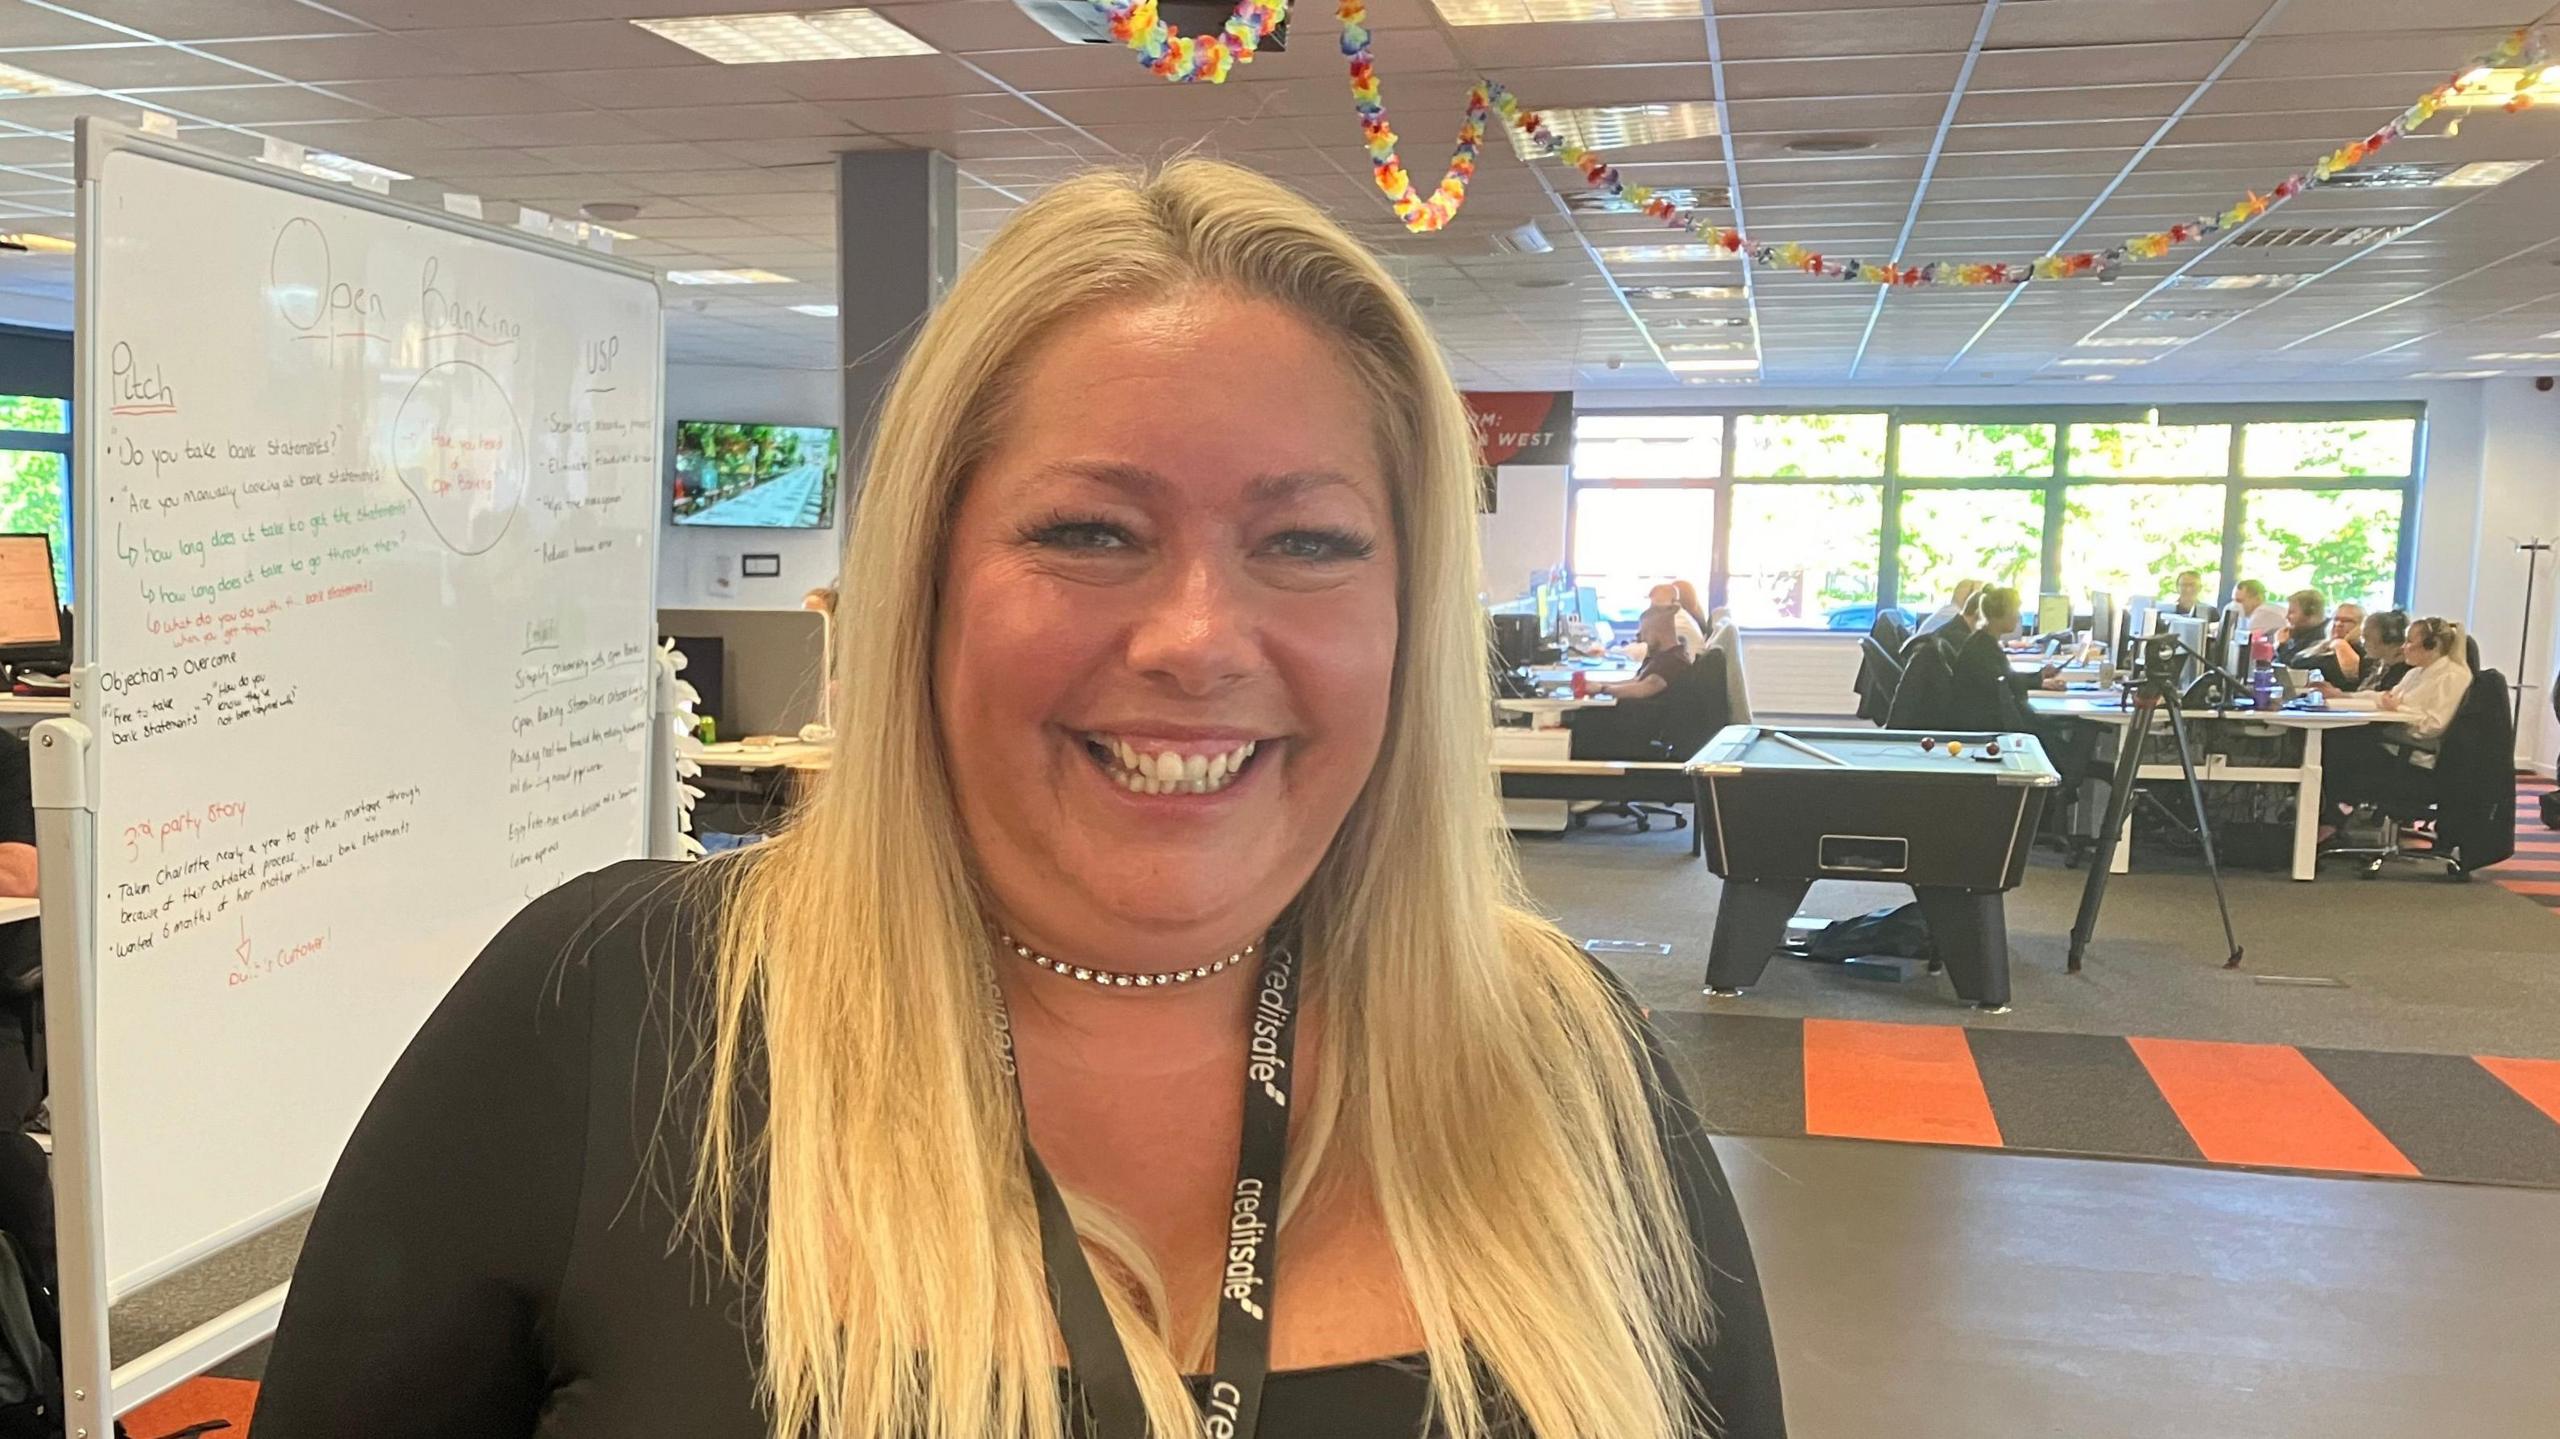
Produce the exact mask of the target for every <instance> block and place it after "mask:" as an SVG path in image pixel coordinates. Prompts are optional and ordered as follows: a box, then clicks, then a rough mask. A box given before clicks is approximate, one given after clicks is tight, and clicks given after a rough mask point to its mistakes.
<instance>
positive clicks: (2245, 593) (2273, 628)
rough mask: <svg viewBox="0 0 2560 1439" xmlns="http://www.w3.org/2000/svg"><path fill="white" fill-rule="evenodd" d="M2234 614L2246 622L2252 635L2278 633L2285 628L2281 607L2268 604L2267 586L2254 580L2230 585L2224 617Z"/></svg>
mask: <svg viewBox="0 0 2560 1439" xmlns="http://www.w3.org/2000/svg"><path fill="white" fill-rule="evenodd" d="M2234 615H2236V616H2238V617H2239V618H2240V619H2242V620H2245V621H2247V622H2248V625H2249V633H2250V634H2251V635H2252V636H2255V635H2280V634H2281V633H2282V632H2283V631H2284V628H2285V615H2284V609H2283V607H2282V606H2280V605H2275V604H2270V603H2269V602H2268V600H2267V587H2266V586H2265V585H2262V584H2260V583H2258V582H2257V581H2256V580H2242V581H2241V582H2240V583H2239V584H2237V585H2234V586H2233V587H2232V590H2231V608H2230V609H2229V611H2227V612H2226V614H2225V616H2224V617H2225V618H2226V619H2228V618H2230V617H2231V616H2234Z"/></svg>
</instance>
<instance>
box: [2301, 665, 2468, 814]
mask: <svg viewBox="0 0 2560 1439" xmlns="http://www.w3.org/2000/svg"><path fill="white" fill-rule="evenodd" d="M2466 653H2467V650H2466V647H2465V645H2464V643H2463V631H2462V626H2461V625H2459V624H2456V623H2455V622H2454V621H2452V620H2448V619H2436V618H2428V619H2423V620H2416V621H2413V622H2412V623H2411V624H2410V626H2409V642H2408V645H2407V647H2406V648H2405V649H2404V650H2403V651H2402V658H2403V659H2404V660H2405V661H2406V663H2407V665H2408V672H2407V673H2406V674H2404V675H2402V676H2401V677H2400V681H2399V683H2397V684H2395V685H2393V686H2392V687H2391V688H2389V689H2387V690H2366V691H2363V692H2360V693H2355V694H2344V695H2339V696H2337V697H2336V698H2334V699H2332V700H2331V701H2330V702H2331V703H2332V704H2334V705H2336V706H2337V707H2338V708H2340V709H2371V710H2384V711H2388V712H2391V713H2395V714H2404V715H2407V716H2408V717H2409V722H2408V723H2407V724H2390V725H2380V724H2375V725H2359V726H2356V727H2355V728H2353V729H2342V730H2338V731H2336V732H2334V733H2332V734H2331V735H2329V737H2328V752H2327V755H2326V760H2325V765H2326V767H2325V769H2324V770H2323V772H2322V775H2321V786H2320V788H2321V793H2322V795H2323V796H2324V797H2325V798H2326V799H2327V801H2328V803H2329V805H2330V808H2331V811H2332V815H2333V816H2334V815H2335V813H2337V812H2339V811H2341V810H2343V809H2344V808H2346V807H2347V806H2350V805H2353V804H2356V803H2359V802H2361V801H2364V800H2367V799H2371V798H2374V797H2376V796H2377V795H2379V794H2385V793H2388V792H2390V791H2391V790H2392V789H2393V788H2394V786H2395V784H2396V783H2405V782H2406V781H2407V780H2408V779H2410V778H2412V776H2411V774H2410V771H2413V770H2431V769H2433V768H2435V762H2436V756H2435V752H2436V748H2437V746H2438V744H2440V743H2441V742H2442V741H2443V739H2444V732H2445V729H2446V727H2447V726H2449V725H2451V724H2452V723H2453V716H2454V712H2455V711H2457V710H2459V709H2460V708H2462V697H2463V696H2464V695H2466V694H2468V693H2470V691H2471V666H2470V665H2468V664H2466V663H2465V662H2464V659H2463V657H2464V655H2465V654H2466ZM2331 832H2334V831H2331Z"/></svg>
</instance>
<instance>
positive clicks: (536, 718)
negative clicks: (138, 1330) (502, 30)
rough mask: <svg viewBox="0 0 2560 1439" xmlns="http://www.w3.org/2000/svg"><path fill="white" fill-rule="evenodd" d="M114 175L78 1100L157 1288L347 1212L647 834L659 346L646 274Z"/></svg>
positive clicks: (220, 171) (82, 531)
mask: <svg viewBox="0 0 2560 1439" xmlns="http://www.w3.org/2000/svg"><path fill="white" fill-rule="evenodd" d="M82 161H83V166H82V176H81V178H82V189H81V201H82V212H81V224H82V229H81V244H80V256H81V284H82V294H81V324H82V333H81V336H80V338H81V342H82V343H81V347H80V365H81V373H80V382H81V388H80V391H79V403H78V405H77V413H76V424H77V426H78V427H79V430H80V438H81V441H82V443H83V445H84V448H83V450H82V454H83V456H84V462H83V463H82V465H81V466H80V468H79V472H78V475H77V478H76V486H75V496H74V506H75V511H74V517H75V521H76V525H75V533H76V534H77V535H78V537H79V541H80V543H79V545H78V553H77V555H76V558H75V564H76V566H77V568H78V580H79V585H78V593H79V595H80V600H81V603H80V605H79V607H78V610H77V614H76V633H75V648H76V659H77V662H78V666H79V670H78V674H77V678H76V679H75V692H74V706H73V713H74V717H75V718H76V719H78V720H80V721H81V722H83V723H85V724H86V725H88V726H89V728H90V730H91V731H92V736H91V751H90V753H91V757H92V762H93V764H94V770H93V772H92V774H91V777H90V780H89V793H90V795H91V797H92V800H93V802H94V805H95V809H96V816H97V818H96V827H95V834H96V840H95V849H96V853H95V855H94V864H93V876H94V889H93V890H91V891H89V894H90V895H91V897H92V900H93V903H94V906H95V909H94V922H93V924H92V926H91V927H90V933H91V934H92V936H93V938H92V941H91V948H92V952H91V954H90V955H89V956H88V957H87V959H88V961H89V962H88V964H87V965H86V966H84V967H83V970H84V973H93V974H94V986H93V988H92V989H91V992H90V993H88V994H87V995H86V996H83V997H82V1001H83V1002H85V1004H86V1005H87V1009H88V1014H89V1016H90V1018H91V1020H92V1022H93V1023H94V1025H95V1030H94V1033H95V1041H94V1044H93V1045H92V1046H91V1054H92V1056H93V1058H92V1059H91V1061H90V1063H91V1065H92V1066H93V1068H94V1072H92V1073H87V1074H85V1075H83V1076H80V1078H81V1079H82V1080H83V1081H84V1082H86V1083H87V1084H89V1085H91V1086H93V1087H92V1090H91V1093H90V1094H89V1095H87V1096H83V1097H82V1098H83V1101H84V1102H83V1104H82V1105H79V1106H74V1108H75V1109H86V1110H87V1112H90V1113H94V1115H95V1116H96V1120H95V1133H94V1134H93V1135H91V1136H89V1137H90V1139H91V1141H92V1142H93V1143H94V1152H95V1154H96V1155H97V1156H98V1163H99V1165H100V1169H99V1179H100V1182H99V1185H98V1191H99V1199H98V1207H99V1209H100V1210H101V1212H100V1213H98V1214H96V1215H92V1216H88V1219H89V1220H90V1221H91V1222H94V1223H96V1224H97V1225H99V1226H100V1227H101V1228H102V1229H103V1234H104V1249H105V1274H106V1277H107V1285H108V1289H109V1292H110V1294H111V1295H121V1294H124V1293H126V1292H129V1291H130V1290H131V1289H133V1288H135V1287H137V1286H139V1285H141V1284H143V1283H147V1282H148V1281H149V1280H151V1279H153V1278H155V1277H158V1276H159V1275H162V1274H165V1273H167V1272H169V1271H170V1270H172V1269H175V1268H177V1267H180V1266H182V1265H184V1264H186V1263H188V1262H191V1261H192V1260H193V1259H195V1258H197V1257H199V1256H201V1255H203V1254H205V1253H208V1252H211V1251H213V1250H215V1249H218V1248H221V1247H223V1246H224V1245H226V1244H228V1243H230V1242H232V1241H233V1240H235V1239H237V1238H239V1237H242V1236H244V1235H246V1234H249V1233H252V1232H255V1231H256V1230H258V1229H261V1228H264V1227H266V1226H267V1225H269V1224H271V1223H273V1222H274V1221H275V1220H277V1219H279V1218H282V1217H284V1216H286V1215H288V1214H290V1213H292V1212H293V1211H295V1210H297V1209H299V1208H302V1207H304V1206H306V1205H308V1204H310V1203H311V1202H313V1201H314V1200H315V1199H316V1198H317V1197H318V1194H319V1191H320V1188H321V1186H322V1185H323V1184H324V1183H325V1181H326V1180H327V1178H328V1175H329V1171H330V1168H331V1166H332V1165H333V1164H334V1163H335V1161H336V1159H337V1156H338V1153H339V1150H340V1149H341V1148H342V1146H343V1145H344V1143H345V1141H346V1138H347V1136H348V1134H349V1133H350V1132H351V1130H352V1129H353V1127H354V1125H355V1122H356V1120H357V1119H358V1117H359V1116H360V1115H361V1114H362V1112H363V1110H364V1107H365V1105H366V1103H367V1101H368V1100H369V1099H370V1098H371V1097H372V1095H373V1092H374V1090H375V1088H376V1087H377V1086H378V1085H379V1084H380V1082H381V1080H382V1078H383V1076H384V1074H385V1073H387V1072H388V1070H389V1069H390V1066H391V1064H392V1062H393V1061H394V1060H396V1059H397V1058H398V1057H399V1055H400V1053H401V1051H402V1049H403V1047H404V1046H405V1045H406V1044H407V1043H408V1041H409V1038H410V1036H411V1035H412V1034H413V1033H414V1032H415V1031H416V1030H417V1028H418V1026H419V1025H420V1023H421V1022H422V1021H423V1020H424V1019H425V1017H426V1015H427V1014H428V1013H429V1011H430V1010H431V1009H432V1008H433V1007H434V1005H435V1003H436V1001H437V1000H438V999H439V998H441V997H442V996H443V994H444V993H445V991H446V990H447V988H448V987H450V985H451V984H452V983H453V981H454V980H455V979H456V978H457V977H458V976H459V975H460V973H461V972H462V970H463V968H464V967H465V966H466V965H467V964H468V963H469V962H470V960H471V958H472V957H473V955H474V954H475V953H476V952H477V951H478V950H479V949H480V947H481V946H482V945H483V944H484V943H486V942H487V940H488V939H489V938H490V937H491V936H492V935H493V934H494V933H496V931H497V930H498V928H499V927H500V926H501V925H502V924H504V923H505V921H506V920H507V919H508V918H509V917H510V916H511V915H512V914H514V913H515V911H516V910H518V909H519V908H521V907H522V906H523V904H524V903H525V901H526V900H528V899H530V898H532V897H533V896H536V895H538V894H541V893H542V892H543V891H545V890H547V889H549V888H551V887H552V886H554V885H556V884H558V883H559V882H560V881H562V880H564V879H566V878H569V877H571V876H573V875H575V874H578V873H580V872H582V871H584V870H587V869H590V868H593V867H595V866H598V865H602V864H606V863H610V862H612V861H615V860H619V859H625V858H629V857H632V856H635V855H639V854H641V853H643V852H644V849H645V846H646V836H647V819H648V801H649V791H650V786H651V784H652V780H651V776H650V770H649V755H650V745H649V743H648V736H647V733H646V730H647V725H648V720H649V714H650V705H651V699H652V693H653V689H654V684H655V679H654V677H655V673H656V671H655V662H654V660H653V659H652V657H651V653H650V649H651V644H652V641H653V638H654V636H653V628H654V619H653V604H652V599H653V590H654V546H655V538H656V533H657V524H658V505H659V503H660V501H659V498H658V485H657V472H658V458H657V454H658V447H659V444H660V434H659V413H660V383H661V364H662V361H661V345H660V334H659V296H658V291H657V287H656V284H655V281H654V280H653V279H652V278H651V277H649V276H648V274H647V273H646V272H645V271H640V270H637V269H635V268H633V267H630V266H627V265H619V264H614V263H612V262H609V261H603V260H602V259H601V257H588V256H584V255H582V254H580V253H579V252H577V251H574V250H571V249H569V248H567V247H565V246H555V245H552V244H549V243H548V242H537V241H534V240H533V239H531V237H527V236H520V235H516V234H513V233H510V232H506V231H501V230H496V229H493V228H491V227H487V226H482V225H478V224H476V223H468V222H463V221H459V220H455V219H451V218H448V217H446V216H443V215H441V214H435V213H432V212H427V211H421V210H416V209H413V208H409V207H405V206H395V205H393V204H391V203H390V202H387V201H375V200H373V199H372V198H371V197H367V196H360V195H332V194H329V193H326V191H327V190H329V189H330V188H331V187H327V186H324V185H321V184H318V183H315V182H311V181H307V180H303V179H302V178H300V177H298V176H295V177H287V176H286V175H284V173H283V172H275V173H274V175H273V176H272V177H270V176H269V175H268V174H267V173H265V172H264V169H263V167H253V166H249V165H245V164H242V163H239V162H233V161H228V160H222V159H218V158H214V157H207V156H201V155H198V154H196V153H195V152H192V151H187V150H184V149H181V148H180V147H177V146H175V145H172V144H169V143H166V142H160V141H156V140H152V139H149V138H146V137H140V136H135V135H132V134H130V133H126V132H117V131H112V130H99V131H91V132H84V144H83V147H82ZM45 863H46V864H47V865H51V864H52V863H54V860H53V859H52V858H51V857H50V856H48V857H47V858H46V860H45ZM53 968H55V966H52V965H49V966H48V969H49V972H50V971H51V970H52V969H53ZM56 1087H57V1090H59V1089H60V1087H61V1086H60V1084H59V1083H57V1086H56Z"/></svg>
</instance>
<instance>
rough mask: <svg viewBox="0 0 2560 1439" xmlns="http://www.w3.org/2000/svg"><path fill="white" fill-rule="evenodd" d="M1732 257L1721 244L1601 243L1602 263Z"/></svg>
mask: <svg viewBox="0 0 2560 1439" xmlns="http://www.w3.org/2000/svg"><path fill="white" fill-rule="evenodd" d="M1731 258H1733V257H1732V256H1731V255H1729V254H1727V253H1726V252H1725V248H1724V247H1723V246H1722V245H1603V246H1601V247H1600V263H1601V264H1604V265H1696V264H1703V263H1705V262H1707V261H1709V260H1729V259H1731Z"/></svg>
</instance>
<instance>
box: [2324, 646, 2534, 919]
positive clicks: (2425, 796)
mask: <svg viewBox="0 0 2560 1439" xmlns="http://www.w3.org/2000/svg"><path fill="white" fill-rule="evenodd" d="M2515 751H2516V733H2515V720H2514V717H2513V716H2512V715H2511V714H2510V713H2509V711H2508V708H2507V679H2506V676H2504V675H2502V674H2500V673H2498V672H2497V671H2496V670H2481V671H2479V672H2478V673H2477V674H2475V675H2474V676H2473V677H2472V680H2471V688H2470V689H2468V690H2466V691H2464V692H2463V696H2462V706H2461V708H2460V709H2458V710H2456V711H2455V712H2454V716H2453V723H2451V724H2449V725H2447V726H2445V731H2444V739H2443V741H2442V742H2441V743H2440V744H2439V745H2438V746H2437V748H2436V763H2435V768H2433V769H2410V770H2406V771H2403V772H2401V773H2398V774H2395V775H2394V776H2392V778H2391V779H2390V781H2389V782H2388V783H2387V784H2385V785H2384V786H2383V787H2382V788H2381V789H2380V790H2379V791H2378V792H2377V793H2375V794H2373V795H2370V796H2365V797H2361V798H2362V803H2363V804H2364V805H2365V806H2366V807H2367V808H2370V809H2371V810H2372V811H2373V813H2374V817H2375V818H2376V820H2377V821H2379V823H2380V824H2381V827H2382V834H2381V839H2380V842H2379V843H2377V844H2373V845H2367V846H2357V847H2349V848H2339V849H2332V850H2329V851H2328V854H2329V855H2332V856H2335V857H2338V858H2342V859H2360V860H2363V861H2364V862H2365V863H2364V878H2366V879H2374V878H2377V877H2379V876H2380V875H2381V873H2382V867H2383V865H2385V864H2386V863H2389V862H2390V861H2392V860H2395V859H2404V860H2417V861H2421V862H2424V863H2428V864H2441V865H2443V866H2444V868H2445V874H2444V877H2445V878H2446V879H2449V880H2467V879H2469V878H2470V877H2471V874H2472V871H2474V870H2480V869H2486V868H2488V867H2489V866H2490V865H2493V864H2497V863H2500V862H2502V861H2504V860H2507V859H2510V858H2512V857H2514V855H2515V829H2516V812H2515V773H2514V770H2515ZM2421 822H2427V823H2432V824H2433V826H2434V832H2433V833H2432V834H2430V835H2428V836H2426V837H2425V841H2424V843H2423V844H2422V845H2421V844H2418V843H2413V842H2412V841H2413V840H2414V839H2415V838H2416V836H2414V835H2412V833H2411V832H2410V826H2412V825H2414V824H2418V823H2421Z"/></svg>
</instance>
